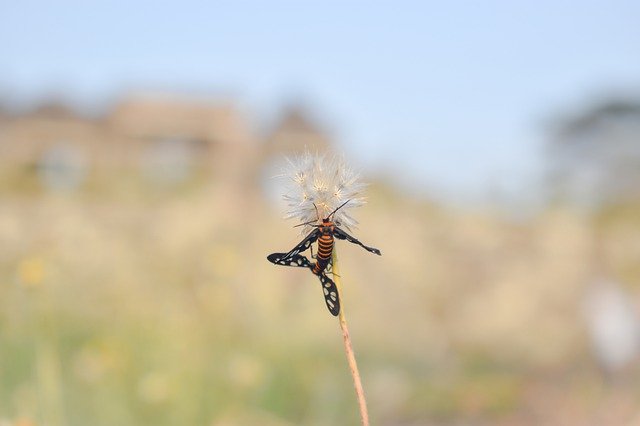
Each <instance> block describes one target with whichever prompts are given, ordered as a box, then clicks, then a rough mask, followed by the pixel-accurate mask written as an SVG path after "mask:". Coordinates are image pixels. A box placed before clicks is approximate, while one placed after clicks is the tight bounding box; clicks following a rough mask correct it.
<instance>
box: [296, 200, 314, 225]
mask: <svg viewBox="0 0 640 426" xmlns="http://www.w3.org/2000/svg"><path fill="white" fill-rule="evenodd" d="M313 207H315V208H316V219H315V220H310V221H309V222H305V223H301V224H299V225H296V226H294V228H297V227H298V226H304V225H311V224H312V223H313V222H317V221H319V220H320V213H318V206H316V203H313Z"/></svg>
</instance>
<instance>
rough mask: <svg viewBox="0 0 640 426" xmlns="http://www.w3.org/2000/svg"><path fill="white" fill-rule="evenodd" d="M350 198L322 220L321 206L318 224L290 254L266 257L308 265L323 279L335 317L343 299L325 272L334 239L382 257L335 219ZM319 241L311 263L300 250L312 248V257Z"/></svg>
mask: <svg viewBox="0 0 640 426" xmlns="http://www.w3.org/2000/svg"><path fill="white" fill-rule="evenodd" d="M349 201H350V200H347V201H345V202H344V203H343V204H341V205H340V206H339V207H338V208H336V209H335V210H334V211H332V212H331V213H330V214H329V215H328V216H327V217H326V218H324V219H322V220H320V215H319V213H318V208H317V207H316V206H315V204H314V207H316V214H317V215H318V221H319V222H320V223H318V224H317V225H315V229H314V230H313V231H311V233H309V235H307V236H306V238H305V239H304V240H302V241H301V242H300V243H299V244H298V245H297V246H295V247H294V248H293V249H291V251H289V252H288V253H272V254H270V255H269V256H267V260H269V262H271V263H273V264H276V265H283V266H298V267H302V268H309V269H310V270H311V272H313V274H315V275H317V276H318V278H319V279H320V283H321V284H322V289H323V291H324V301H325V303H326V305H327V308H328V309H329V312H331V314H332V315H333V316H336V315H338V314H339V313H340V298H339V296H338V289H337V287H336V285H335V283H334V282H333V280H331V279H330V278H329V277H327V275H326V271H327V267H328V266H329V265H330V264H331V254H332V253H333V245H334V243H335V238H337V239H339V240H347V241H349V242H350V243H353V244H358V245H359V246H361V247H363V248H364V249H365V250H367V251H369V252H371V253H375V254H377V255H378V256H381V253H380V250H378V249H377V248H374V247H368V246H365V245H364V244H362V243H361V242H360V241H358V240H357V239H356V238H354V237H352V236H351V235H349V234H347V233H346V232H345V231H343V230H342V229H340V228H339V226H338V225H339V223H336V222H334V221H333V220H332V217H333V215H335V213H336V212H337V211H338V210H340V209H341V208H342V207H344V206H345V205H346V204H347V203H348V202H349ZM313 222H315V220H314V221H311V222H306V223H301V224H300V225H297V226H302V225H309V224H311V223H313ZM316 241H318V253H317V256H316V261H315V263H311V262H310V261H309V259H307V258H306V257H305V256H303V255H301V254H300V253H301V252H303V251H306V250H307V249H311V257H312V258H313V249H312V248H311V245H312V244H313V243H315V242H316Z"/></svg>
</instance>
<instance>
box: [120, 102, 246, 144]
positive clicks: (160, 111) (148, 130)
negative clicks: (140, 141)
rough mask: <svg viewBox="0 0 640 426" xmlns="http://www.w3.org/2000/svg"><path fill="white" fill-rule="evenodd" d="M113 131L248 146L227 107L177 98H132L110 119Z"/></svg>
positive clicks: (238, 120) (240, 125)
mask: <svg viewBox="0 0 640 426" xmlns="http://www.w3.org/2000/svg"><path fill="white" fill-rule="evenodd" d="M109 122H110V124H111V126H112V128H113V129H114V130H115V131H117V132H119V133H122V134H126V135H128V136H133V137H143V138H188V139H198V140H216V141H218V140H224V141H228V142H247V141H249V140H250V139H251V137H250V135H249V132H248V126H247V125H246V124H245V123H243V121H242V119H241V118H240V116H239V114H238V113H237V111H236V109H235V108H234V107H233V106H232V105H231V104H230V103H214V102H208V101H201V100H194V99H192V98H184V97H178V96H158V95H156V96H132V97H130V98H129V99H126V100H125V101H123V102H122V103H120V104H119V105H118V106H117V107H116V108H115V109H114V111H113V113H112V114H111V116H110V117H109Z"/></svg>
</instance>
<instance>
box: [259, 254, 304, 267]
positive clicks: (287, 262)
mask: <svg viewBox="0 0 640 426" xmlns="http://www.w3.org/2000/svg"><path fill="white" fill-rule="evenodd" d="M267 260H268V261H269V262H271V263H273V264H275V265H282V266H299V267H302V268H312V267H313V265H312V264H311V262H310V261H309V259H307V258H306V257H305V256H303V255H301V254H296V255H293V256H289V257H287V253H271V254H270V255H269V256H267Z"/></svg>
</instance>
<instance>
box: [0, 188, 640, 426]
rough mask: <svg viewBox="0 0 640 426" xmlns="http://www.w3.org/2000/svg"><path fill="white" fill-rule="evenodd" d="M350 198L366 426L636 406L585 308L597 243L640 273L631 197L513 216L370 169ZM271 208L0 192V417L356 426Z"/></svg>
mask: <svg viewBox="0 0 640 426" xmlns="http://www.w3.org/2000/svg"><path fill="white" fill-rule="evenodd" d="M369 200H370V203H369V205H368V206H366V207H364V208H362V209H361V212H359V213H360V215H359V219H360V222H361V226H360V228H359V229H358V230H357V231H356V235H358V236H359V237H361V239H362V240H363V241H366V242H369V243H371V244H375V245H376V246H378V247H380V248H381V249H382V251H383V256H382V257H381V258H378V257H375V256H370V255H368V253H366V252H364V251H362V250H359V249H358V248H357V247H355V246H347V245H346V244H344V243H343V242H340V243H338V244H339V245H338V248H337V249H338V250H339V252H340V257H341V259H342V262H343V265H342V270H343V277H342V278H343V281H344V282H345V285H346V289H345V294H344V299H345V307H346V310H347V315H348V318H349V319H350V322H351V329H352V330H351V331H352V336H353V339H354V344H355V348H356V353H357V356H358V358H359V362H360V365H361V370H362V371H361V372H362V376H363V380H364V386H365V390H366V391H367V393H368V399H369V405H370V411H371V417H372V420H373V423H374V424H383V425H422V424H505V425H506V424H531V425H533V424H633V422H634V420H633V419H634V418H635V419H636V420H637V419H638V417H634V416H638V415H639V413H638V412H637V411H636V410H637V407H636V406H635V401H637V397H638V396H640V395H639V394H640V389H639V388H638V387H637V384H636V383H637V381H636V380H635V379H636V378H637V376H638V371H637V368H635V367H633V366H630V367H629V368H628V369H627V370H625V373H624V375H623V376H622V377H614V376H611V377H607V376H606V375H605V374H604V373H603V372H602V371H601V370H600V369H598V366H597V364H596V362H595V360H594V356H593V355H592V354H591V352H590V346H589V342H588V339H587V336H586V331H585V320H584V312H583V311H584V309H583V304H584V299H585V292H586V291H587V285H588V283H589V282H590V280H591V278H593V275H594V274H595V273H597V272H598V271H596V270H595V269H594V267H595V263H596V259H595V258H594V256H596V255H598V256H605V257H606V259H607V264H608V265H610V266H611V269H610V270H609V271H608V272H609V273H610V274H612V276H613V277H615V278H619V279H620V280H622V281H624V282H629V283H636V286H637V283H638V282H640V269H639V268H638V259H639V258H640V246H639V245H638V241H640V215H639V214H638V212H640V210H639V209H638V208H637V207H629V208H628V209H627V210H625V209H618V210H612V211H611V212H610V213H608V214H607V215H602V217H601V218H600V221H599V222H594V221H591V220H589V218H588V217H585V216H584V215H581V214H579V213H577V212H573V211H571V210H569V209H563V208H549V209H548V210H546V211H543V212H541V213H540V214H538V215H536V216H535V217H532V218H531V219H528V220H521V221H513V220H510V219H508V218H507V217H505V216H504V215H501V214H499V213H498V212H491V211H484V212H469V211H454V210H451V209H446V208H443V207H438V206H436V205H433V204H431V203H429V202H427V201H419V200H415V199H407V198H404V197H402V196H400V195H398V194H397V193H396V192H395V191H394V190H392V189H389V188H388V187H385V186H383V185H379V184H376V185H373V187H372V188H371V190H370V192H369ZM279 215H280V212H279V211H278V210H277V209H276V208H275V207H274V206H273V205H272V204H271V203H269V202H267V201H266V200H265V199H264V198H263V196H262V195H261V192H260V190H259V188H258V186H257V185H255V186H253V187H252V186H249V187H247V188H244V190H240V188H237V187H234V185H233V184H232V183H229V182H225V181H213V182H210V183H207V184H202V185H200V186H198V187H195V188H189V189H183V190H180V191H178V192H173V193H170V194H164V195H157V196H155V197H152V196H148V195H145V194H144V192H139V193H134V194H129V196H127V197H125V196H123V195H118V196H114V195H112V196H103V197H95V196H93V195H92V194H90V193H89V194H88V193H79V194H75V195H70V194H66V195H65V194H57V195H56V194H46V193H41V194H39V195H37V196H34V195H32V196H24V195H20V194H18V193H13V194H9V195H5V196H3V197H2V202H1V204H0V253H1V254H0V276H1V277H2V286H1V287H0V291H1V295H0V307H1V308H0V312H1V317H0V318H1V321H2V322H1V324H2V328H1V333H2V334H1V344H2V352H1V353H2V355H1V356H2V358H1V375H2V381H1V382H0V418H2V419H5V420H4V423H3V424H16V425H17V424H19V425H31V424H34V425H35V424H47V425H62V424H73V425H83V424H94V425H113V424H119V425H127V424H130V425H139V424H157V425H164V424H166V425H175V424H193V425H196V424H206V425H257V424H260V425H293V424H309V425H326V424H357V423H358V418H357V411H356V405H355V397H354V394H353V390H352V384H351V379H350V377H349V374H348V370H347V366H346V360H345V359H344V354H343V352H342V343H341V337H340V333H339V329H338V324H337V322H336V321H335V320H334V318H332V317H331V316H330V315H329V314H328V313H327V312H326V310H325V307H324V305H323V303H322V298H321V294H320V289H319V288H318V287H319V286H318V283H317V282H316V281H317V280H316V279H315V278H314V277H313V276H311V275H310V274H308V273H305V272H304V271H297V270H291V269H287V268H277V267H274V266H273V265H271V264H269V263H268V262H266V260H265V256H266V254H268V253H270V252H272V251H276V250H282V249H285V248H288V247H290V246H293V245H294V244H295V243H296V242H297V240H298V239H299V235H298V233H297V232H296V230H293V229H291V223H287V222H284V221H281V220H280V219H279ZM596 230H598V231H599V232H596ZM629 290H630V291H634V292H635V291H637V288H630V289H629ZM625 422H627V423H625Z"/></svg>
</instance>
